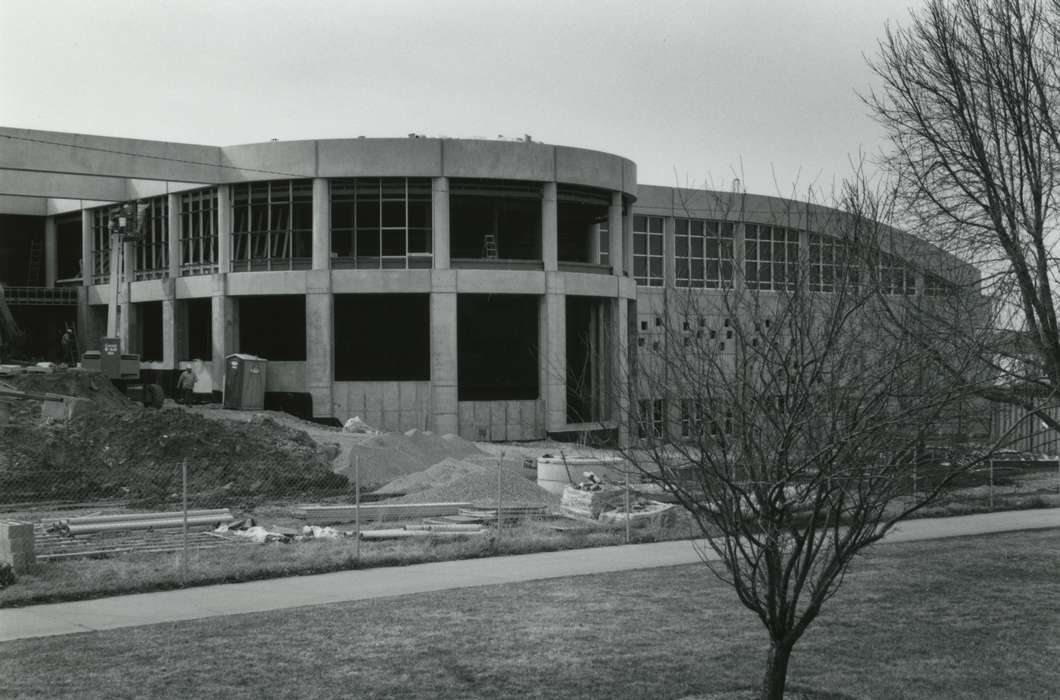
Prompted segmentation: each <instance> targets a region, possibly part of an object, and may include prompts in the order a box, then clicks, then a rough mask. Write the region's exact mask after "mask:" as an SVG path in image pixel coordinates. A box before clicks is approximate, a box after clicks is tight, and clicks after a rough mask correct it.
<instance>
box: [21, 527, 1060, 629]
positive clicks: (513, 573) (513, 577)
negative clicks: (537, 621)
mask: <svg viewBox="0 0 1060 700" xmlns="http://www.w3.org/2000/svg"><path fill="white" fill-rule="evenodd" d="M1056 527H1060V508H1050V509H1042V510H1024V511H1011V512H1005V513H987V514H982V515H967V516H961V517H956V518H937V519H924V520H912V521H909V522H907V523H903V524H902V525H900V526H899V527H898V528H897V529H896V530H894V531H892V532H891V534H890V535H889V536H888V537H887V539H886V540H884V541H885V542H910V541H915V540H932V539H939V538H945V537H963V536H968V535H983V534H988V533H996V532H1011V531H1014V530H1035V529H1045V528H1056ZM697 561H699V555H698V554H697V552H696V549H695V548H694V547H693V545H692V543H690V542H688V541H681V542H660V543H655V544H635V545H623V546H619V547H598V548H594V549H578V550H569V551H564V552H543V553H540V554H522V555H517V556H506V557H492V558H489V559H470V560H464V561H447V562H437V563H431V564H416V565H413V566H402V567H388V568H377V569H364V570H360V571H341V572H337V573H332V574H320V575H316V576H295V577H290V578H282V579H270V580H267V581H253V582H250V583H233V584H227V585H218V586H203V587H200V588H189V589H186V590H180V591H164V592H159V593H140V594H136V595H126V596H117V597H112V598H101V599H99V600H86V601H78V602H72V603H55V604H51V605H36V606H32V607H27V608H13V609H4V610H0V642H3V641H10V640H13V639H23V638H28V637H47V636H51V635H59V634H71V633H75V632H87V631H94V630H108V629H115V628H119V627H133V626H137V625H150V624H156V623H160V622H174V621H178V620H195V619H200V618H205V617H214V616H218V615H235V614H239V613H251V612H262V611H266V610H281V609H286V608H296V607H301V606H306V605H322V604H326V603H340V602H345V601H351V600H364V599H368V598H384V597H390V596H400V595H409V594H413V593H426V592H429V591H440V590H446V589H451V588H467V587H472V586H484V585H489V584H498V583H517V582H520V581H533V580H539V579H548V578H558V577H563V576H582V575H585V574H598V573H607V572H614V571H627V570H630V569H647V568H652V567H659V566H676V565H680V564H691V563H695V562H697Z"/></svg>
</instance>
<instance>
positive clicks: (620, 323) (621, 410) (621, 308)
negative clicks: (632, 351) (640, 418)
mask: <svg viewBox="0 0 1060 700" xmlns="http://www.w3.org/2000/svg"><path fill="white" fill-rule="evenodd" d="M611 320H612V322H611V342H610V346H611V368H612V369H611V371H612V373H613V375H614V376H613V377H612V380H611V386H612V387H614V390H613V391H612V392H611V417H612V419H614V421H615V422H616V424H617V426H618V444H619V445H620V446H623V447H624V446H626V445H628V444H629V423H630V421H629V418H630V412H629V409H630V406H629V390H630V384H631V382H632V381H633V378H632V375H631V372H630V370H631V367H630V366H629V302H628V301H627V300H626V299H621V298H620V299H615V300H614V301H613V302H612V306H611Z"/></svg>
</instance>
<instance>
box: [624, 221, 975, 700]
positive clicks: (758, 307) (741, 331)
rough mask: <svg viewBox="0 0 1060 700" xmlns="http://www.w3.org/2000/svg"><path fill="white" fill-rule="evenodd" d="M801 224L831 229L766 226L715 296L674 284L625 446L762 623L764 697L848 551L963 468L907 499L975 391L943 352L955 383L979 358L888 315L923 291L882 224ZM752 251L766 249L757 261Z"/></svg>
mask: <svg viewBox="0 0 1060 700" xmlns="http://www.w3.org/2000/svg"><path fill="white" fill-rule="evenodd" d="M800 220H801V221H802V222H803V223H802V225H803V226H804V227H805V228H808V229H810V230H811V231H822V230H826V231H830V232H831V234H832V235H831V236H822V235H818V234H816V233H805V232H800V231H799V230H798V228H794V227H783V226H781V227H773V228H772V229H771V230H770V233H769V235H768V236H766V237H764V238H763V237H762V236H761V235H758V236H757V237H756V242H755V243H754V244H752V243H747V244H746V246H747V247H746V248H745V251H744V252H745V253H746V256H745V257H746V259H745V260H744V261H743V265H742V269H737V270H735V272H734V273H733V274H731V276H726V275H724V274H723V275H722V280H721V289H719V290H716V291H712V292H709V293H701V292H699V291H698V290H681V289H676V290H674V289H669V290H666V291H665V292H664V293H663V294H664V303H663V305H662V306H663V307H664V308H665V319H663V321H662V322H661V323H660V329H661V332H659V333H657V334H655V335H654V336H652V339H651V341H650V342H645V343H640V342H635V343H634V346H636V347H637V354H636V359H635V361H634V363H633V367H632V372H631V377H632V384H633V386H635V391H636V394H637V396H639V397H646V398H642V400H641V401H639V402H632V409H633V410H632V414H633V418H634V422H635V424H634V426H633V428H632V432H633V433H634V435H636V436H637V437H638V442H637V443H635V446H634V447H632V448H630V449H627V450H626V451H625V452H626V457H627V458H628V459H629V460H630V461H631V463H632V464H633V465H634V467H635V468H636V469H637V470H638V471H639V472H640V473H641V475H642V477H643V478H645V479H647V480H649V481H653V482H655V483H658V484H660V485H661V486H662V487H663V488H664V489H665V490H666V491H667V492H669V493H670V494H672V495H673V497H674V498H675V499H676V500H677V501H678V502H679V503H680V505H681V506H683V507H684V508H685V509H687V510H688V511H689V512H690V513H691V514H692V517H693V518H694V520H695V522H696V523H697V524H698V527H699V529H700V531H701V532H702V533H703V535H704V536H705V541H706V545H707V546H708V547H709V549H710V550H713V552H714V553H716V554H717V556H718V557H719V561H720V564H718V563H711V562H709V561H708V562H707V563H708V566H711V568H712V570H713V571H714V573H715V574H716V575H717V576H718V577H719V578H721V579H722V580H723V581H725V582H726V583H728V584H729V585H731V586H732V587H733V589H734V590H735V591H736V594H737V596H738V597H739V600H740V601H741V602H742V603H743V605H745V606H746V607H747V608H748V609H750V610H751V611H752V612H753V613H754V614H755V615H756V616H757V617H758V619H759V620H760V621H761V623H762V624H763V626H764V627H765V628H766V631H767V633H768V635H769V650H768V655H767V663H766V670H765V674H764V677H763V679H762V685H761V697H763V698H780V697H783V694H784V687H785V682H786V678H787V670H788V663H789V659H790V657H791V653H792V650H793V648H794V646H795V644H796V642H797V641H798V640H799V638H800V637H801V636H802V635H803V634H804V633H805V631H806V629H807V628H808V627H809V626H810V624H811V623H812V622H813V621H814V620H815V619H816V617H817V616H818V614H819V613H820V611H821V608H822V606H823V605H824V604H825V603H826V602H827V601H828V600H829V599H830V598H831V597H832V596H834V595H835V594H836V592H837V590H838V589H839V587H840V585H841V584H842V581H843V577H844V575H845V573H846V572H847V570H848V568H849V567H850V565H851V562H852V561H853V559H854V557H855V556H856V555H857V554H858V553H860V552H862V551H864V549H865V548H866V547H868V546H869V545H871V544H872V543H874V542H877V541H878V540H879V539H880V538H882V537H883V536H884V535H885V534H886V533H887V532H888V531H889V530H890V529H891V528H893V527H894V525H895V524H896V523H898V522H900V521H902V520H903V519H905V518H908V517H909V516H911V515H912V514H914V513H915V512H916V511H918V510H919V509H921V508H923V507H924V506H925V505H927V504H928V503H930V502H932V501H933V500H934V499H935V498H937V496H938V495H939V494H940V492H941V491H942V490H943V489H944V488H945V487H946V485H947V484H948V483H949V482H950V481H951V480H952V478H953V477H954V476H955V475H956V474H957V473H958V472H959V471H961V470H962V469H964V468H968V467H969V463H965V464H964V465H963V466H962V467H956V466H955V467H952V468H951V469H949V470H948V471H947V472H946V473H942V474H936V475H935V478H934V479H933V480H932V481H931V482H930V483H927V484H924V488H923V489H922V490H919V492H918V493H916V495H913V494H914V489H913V488H912V484H911V476H912V474H911V471H912V465H913V464H914V463H915V460H916V454H917V452H918V450H919V449H920V447H921V446H923V445H924V444H925V443H927V442H929V441H931V440H932V439H935V438H937V437H938V436H939V433H940V431H942V432H944V430H945V425H946V424H947V421H948V419H949V418H951V417H952V414H953V412H954V411H955V410H957V409H958V408H959V407H960V406H961V403H962V401H963V400H964V399H965V398H966V397H967V395H968V393H969V388H968V386H967V384H966V383H965V382H963V381H960V382H958V381H954V375H953V374H951V373H949V372H944V371H940V370H939V365H938V357H939V355H940V354H944V355H945V356H946V361H947V363H948V365H949V366H951V367H953V368H955V369H957V370H959V374H960V376H961V377H962V378H963V377H969V376H974V374H975V373H974V372H973V371H972V370H973V368H972V367H971V364H972V363H973V362H974V361H975V357H972V356H965V357H960V356H957V355H954V354H953V348H952V347H944V346H941V345H939V343H938V342H936V341H935V340H934V339H931V338H924V337H913V336H912V335H911V334H910V332H909V328H910V327H911V325H909V324H905V323H901V322H893V321H892V320H891V319H896V320H898V321H901V320H904V319H906V318H908V317H910V316H912V315H918V314H921V313H922V309H921V308H920V307H921V305H922V304H923V303H924V299H923V298H922V297H921V296H918V295H913V294H911V293H910V292H911V291H913V290H912V288H911V287H910V286H909V283H908V280H907V278H906V276H905V275H906V273H907V272H908V274H912V270H909V269H907V267H906V265H905V263H903V262H901V261H900V260H899V259H898V258H897V257H896V256H895V255H893V254H892V253H890V252H888V250H889V249H890V248H891V247H892V245H891V243H889V242H888V241H886V240H883V239H882V237H881V235H880V234H881V231H884V230H885V229H884V227H881V226H880V225H879V224H877V223H876V222H875V221H869V220H867V219H865V218H863V217H862V216H859V215H853V216H847V217H841V218H837V219H836V220H834V221H825V222H821V221H818V222H816V223H815V224H814V225H811V226H806V225H805V220H806V217H805V216H804V217H802V218H801V219H800ZM747 235H748V236H750V235H751V234H750V233H748V234H747ZM800 238H801V240H800ZM763 241H764V242H763ZM800 243H801V244H802V245H801V246H800V245H799V244H800ZM752 245H757V246H759V247H761V246H769V249H768V251H769V254H768V255H764V254H759V255H756V256H755V259H754V260H752V258H751V253H752V252H753V248H752ZM739 257H740V256H739V255H738V256H737V259H738V260H739ZM939 342H941V341H939ZM705 560H706V559H705Z"/></svg>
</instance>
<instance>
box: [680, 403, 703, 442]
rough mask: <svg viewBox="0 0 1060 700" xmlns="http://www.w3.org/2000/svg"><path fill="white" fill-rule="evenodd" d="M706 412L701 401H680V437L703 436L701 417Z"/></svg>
mask: <svg viewBox="0 0 1060 700" xmlns="http://www.w3.org/2000/svg"><path fill="white" fill-rule="evenodd" d="M705 414H706V411H705V410H704V407H703V400H702V399H682V400H681V437H686V438H687V437H699V436H700V435H702V434H703V416H704V415H705Z"/></svg>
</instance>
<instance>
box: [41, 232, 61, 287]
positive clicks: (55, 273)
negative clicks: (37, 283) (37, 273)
mask: <svg viewBox="0 0 1060 700" xmlns="http://www.w3.org/2000/svg"><path fill="white" fill-rule="evenodd" d="M58 277H59V239H58V236H57V235H56V233H55V217H54V216H46V217H44V286H45V287H54V286H55V280H56V279H58Z"/></svg>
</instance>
